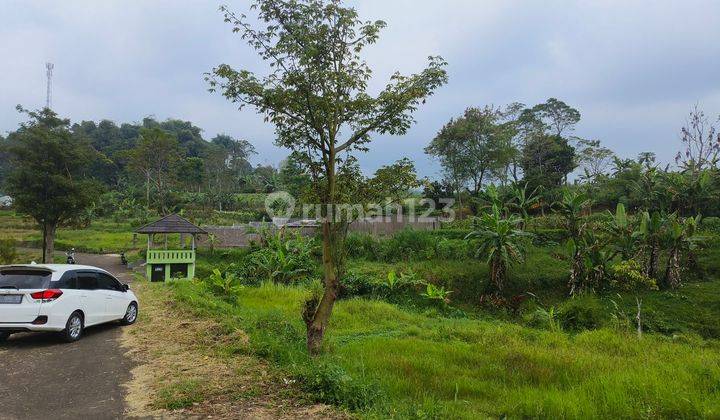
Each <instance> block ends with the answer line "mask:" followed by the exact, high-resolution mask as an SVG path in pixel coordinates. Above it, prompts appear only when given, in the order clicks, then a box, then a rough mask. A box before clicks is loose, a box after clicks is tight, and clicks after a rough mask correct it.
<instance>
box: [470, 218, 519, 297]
mask: <svg viewBox="0 0 720 420" xmlns="http://www.w3.org/2000/svg"><path fill="white" fill-rule="evenodd" d="M521 222H522V220H521V219H520V218H519V217H517V216H515V215H510V216H508V217H507V218H505V217H503V216H502V214H501V213H500V209H499V208H498V206H493V207H492V212H491V213H489V214H484V215H482V216H481V217H480V218H479V219H478V225H477V229H476V230H475V231H473V232H471V233H469V234H468V235H467V236H466V237H465V239H469V238H477V239H478V249H477V252H476V257H478V258H481V257H485V258H486V259H487V263H488V265H489V266H490V282H491V284H493V285H494V286H495V288H496V289H497V291H498V292H499V291H502V289H503V285H504V283H505V281H506V280H507V274H508V267H509V266H510V265H513V264H515V263H518V262H522V261H524V259H525V241H524V238H528V237H532V236H533V235H532V234H531V233H529V232H525V231H523V230H521V229H519V225H520V224H521Z"/></svg>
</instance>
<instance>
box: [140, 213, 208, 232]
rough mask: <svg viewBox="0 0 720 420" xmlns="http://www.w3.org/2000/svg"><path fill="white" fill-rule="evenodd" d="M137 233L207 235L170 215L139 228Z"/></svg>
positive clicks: (196, 227) (185, 221) (181, 219)
mask: <svg viewBox="0 0 720 420" xmlns="http://www.w3.org/2000/svg"><path fill="white" fill-rule="evenodd" d="M135 232H137V233H147V234H152V233H207V232H206V231H204V230H203V229H202V228H200V227H198V226H195V225H193V224H192V223H190V222H188V221H187V220H186V219H185V218H183V217H180V216H178V215H177V214H168V215H167V216H165V217H163V218H162V219H160V220H158V221H156V222H152V223H148V224H147V225H145V226H143V227H141V228H139V229H138V230H136V231H135Z"/></svg>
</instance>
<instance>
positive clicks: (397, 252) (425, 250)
mask: <svg viewBox="0 0 720 420" xmlns="http://www.w3.org/2000/svg"><path fill="white" fill-rule="evenodd" d="M440 232H443V233H445V232H446V231H416V230H410V229H406V230H402V231H399V232H396V233H395V234H394V235H393V236H391V237H389V238H376V237H374V236H372V235H369V234H356V233H351V234H349V235H348V237H347V239H346V240H345V247H346V249H347V253H348V256H349V257H351V258H364V259H367V260H370V261H384V262H398V261H420V260H429V259H433V258H444V259H464V258H468V257H470V256H472V255H473V249H472V247H471V245H470V244H469V243H468V242H467V241H465V240H462V238H464V237H465V236H467V234H468V233H469V232H470V231H457V232H455V231H453V232H450V234H449V235H448V237H449V238H452V239H449V238H448V237H445V235H443V234H442V233H440Z"/></svg>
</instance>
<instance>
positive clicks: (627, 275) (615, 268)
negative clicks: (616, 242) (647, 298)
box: [609, 259, 658, 291]
mask: <svg viewBox="0 0 720 420" xmlns="http://www.w3.org/2000/svg"><path fill="white" fill-rule="evenodd" d="M609 271H610V276H611V277H610V287H611V288H613V289H616V290H623V291H632V290H658V286H657V283H656V282H655V279H652V278H650V277H648V276H647V275H646V274H645V273H643V270H642V267H641V266H640V263H639V262H637V261H635V260H633V259H630V260H627V261H620V262H618V263H616V264H613V265H612V266H610V270H609Z"/></svg>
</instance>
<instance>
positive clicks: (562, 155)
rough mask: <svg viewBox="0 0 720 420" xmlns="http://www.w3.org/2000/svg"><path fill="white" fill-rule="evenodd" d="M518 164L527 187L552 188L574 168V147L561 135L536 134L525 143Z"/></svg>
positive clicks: (560, 182) (557, 185)
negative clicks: (520, 166)
mask: <svg viewBox="0 0 720 420" xmlns="http://www.w3.org/2000/svg"><path fill="white" fill-rule="evenodd" d="M520 164H521V165H522V169H523V177H524V178H523V179H524V182H525V183H526V184H527V185H528V186H529V188H531V189H536V188H540V189H541V190H545V191H546V190H552V189H554V188H557V187H559V186H560V185H562V184H563V182H564V180H565V179H566V177H567V175H568V174H569V173H570V172H572V171H573V169H575V165H576V163H575V149H574V148H573V147H572V146H571V145H570V144H568V141H567V140H566V139H565V138H563V137H560V136H557V135H545V134H537V135H536V136H534V137H532V138H531V139H529V140H528V141H527V143H526V144H525V147H524V148H523V150H522V160H521V162H520Z"/></svg>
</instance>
